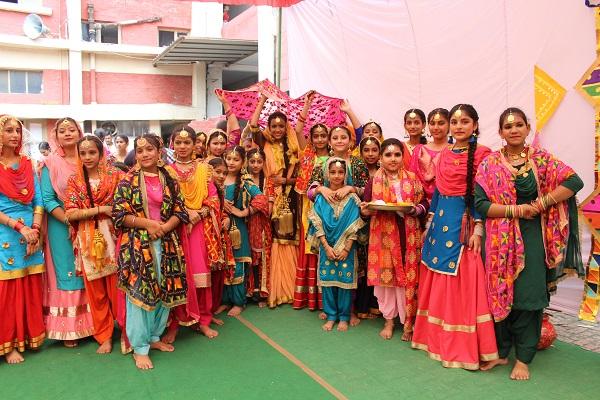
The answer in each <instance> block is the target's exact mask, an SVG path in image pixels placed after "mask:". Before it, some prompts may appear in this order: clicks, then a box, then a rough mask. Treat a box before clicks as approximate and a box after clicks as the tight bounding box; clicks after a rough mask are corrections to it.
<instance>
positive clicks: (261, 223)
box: [246, 149, 274, 308]
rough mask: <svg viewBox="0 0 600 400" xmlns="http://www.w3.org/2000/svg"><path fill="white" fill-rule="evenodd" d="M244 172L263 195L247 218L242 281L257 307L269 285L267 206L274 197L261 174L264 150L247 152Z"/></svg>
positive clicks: (270, 240)
mask: <svg viewBox="0 0 600 400" xmlns="http://www.w3.org/2000/svg"><path fill="white" fill-rule="evenodd" d="M247 163H248V174H249V177H250V178H251V179H252V181H253V182H254V184H255V185H256V186H258V188H259V189H260V190H261V192H262V193H264V194H265V195H266V196H260V197H258V198H256V199H255V200H253V203H252V205H253V207H255V208H256V211H257V212H255V213H254V214H251V215H250V217H249V218H248V236H249V238H250V250H251V254H252V264H251V265H250V268H251V269H250V272H249V274H248V279H247V282H246V296H247V297H251V298H252V299H253V300H254V301H255V302H257V303H258V306H259V307H261V308H262V307H265V306H266V305H267V299H268V297H269V292H270V289H271V281H270V279H271V245H272V243H273V236H272V232H271V218H270V217H271V207H272V205H273V201H274V192H273V188H272V186H271V185H270V183H269V179H268V178H267V177H265V174H264V163H265V153H264V152H263V151H262V150H260V149H252V150H250V151H249V152H248V153H247Z"/></svg>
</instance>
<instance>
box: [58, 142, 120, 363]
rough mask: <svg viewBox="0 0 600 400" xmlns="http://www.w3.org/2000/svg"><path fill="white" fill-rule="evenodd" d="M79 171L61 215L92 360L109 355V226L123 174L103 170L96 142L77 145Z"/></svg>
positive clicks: (113, 309) (112, 310) (113, 302)
mask: <svg viewBox="0 0 600 400" xmlns="http://www.w3.org/2000/svg"><path fill="white" fill-rule="evenodd" d="M77 151H78V154H79V167H78V168H77V172H76V173H75V174H73V175H71V177H70V178H69V181H68V183H67V192H66V193H67V196H66V200H65V213H66V216H67V218H68V219H69V221H71V226H72V227H73V230H74V242H73V248H74V251H75V267H76V270H77V274H79V275H81V276H83V282H84V284H85V289H86V291H87V294H88V298H89V300H90V309H91V311H92V319H93V321H94V339H96V341H97V342H98V343H99V344H100V347H99V348H98V350H97V351H96V352H97V353H98V354H105V353H110V352H111V350H112V342H111V340H112V334H113V328H114V321H115V319H116V317H117V276H116V272H117V261H116V259H115V255H116V253H115V242H116V235H115V230H114V227H113V224H112V220H111V213H112V202H113V196H114V192H115V189H116V187H117V185H118V183H119V181H120V180H121V178H122V175H123V173H122V172H121V171H120V170H118V169H116V168H113V167H112V166H109V165H108V163H107V161H106V157H105V156H104V146H103V145H102V142H101V141H100V139H98V138H97V137H96V136H84V137H83V138H81V140H79V142H77Z"/></svg>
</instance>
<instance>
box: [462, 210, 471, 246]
mask: <svg viewBox="0 0 600 400" xmlns="http://www.w3.org/2000/svg"><path fill="white" fill-rule="evenodd" d="M472 235H473V218H471V214H469V213H467V212H465V213H464V214H463V216H462V221H461V223H460V242H461V243H462V244H464V245H468V244H469V238H470V237H471V236H472Z"/></svg>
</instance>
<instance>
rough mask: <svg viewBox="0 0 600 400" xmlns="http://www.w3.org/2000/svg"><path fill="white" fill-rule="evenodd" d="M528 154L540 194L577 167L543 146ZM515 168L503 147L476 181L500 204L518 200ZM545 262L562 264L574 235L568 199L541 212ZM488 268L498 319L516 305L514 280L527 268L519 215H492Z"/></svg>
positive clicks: (488, 228) (488, 226) (485, 164)
mask: <svg viewBox="0 0 600 400" xmlns="http://www.w3.org/2000/svg"><path fill="white" fill-rule="evenodd" d="M529 159H530V162H531V165H532V169H531V172H532V173H533V174H534V176H535V178H536V182H537V186H538V194H539V195H540V196H542V195H545V194H548V193H550V192H551V191H553V190H554V189H556V188H557V187H558V186H560V185H561V183H562V182H564V181H565V180H566V179H568V178H569V177H570V176H571V175H573V174H574V173H575V172H574V171H573V170H572V169H571V168H570V167H568V166H567V165H565V164H564V163H563V162H561V161H560V160H558V159H556V158H555V157H554V156H553V155H552V154H550V153H548V152H546V151H545V150H542V149H534V148H530V149H529ZM516 172H517V171H516V169H515V168H514V167H513V166H512V165H510V163H509V162H508V160H506V158H505V157H504V155H503V154H502V153H501V152H494V153H492V154H491V155H490V156H489V157H487V158H486V159H485V160H484V161H483V162H482V163H481V165H480V166H479V169H478V171H477V176H476V182H477V183H478V184H479V185H480V186H481V187H482V189H483V190H484V191H485V193H486V194H487V196H488V198H489V200H490V201H491V202H492V203H495V204H502V205H509V204H516V203H517V192H516V189H515V184H514V179H515V176H516ZM541 223H542V238H543V242H544V250H545V256H546V257H545V258H546V267H547V268H549V269H553V268H560V267H561V265H562V264H563V262H564V255H565V251H566V249H567V243H568V240H569V233H570V231H569V229H570V226H569V209H568V205H567V201H564V202H561V203H558V204H555V205H553V206H551V207H549V208H548V209H547V210H546V211H544V212H543V213H542V214H541ZM486 235H487V237H486V243H485V252H486V253H485V254H486V260H485V267H486V268H485V269H486V277H487V293H488V303H489V306H490V309H491V312H492V314H493V316H494V319H495V320H496V321H501V320H503V319H504V318H506V317H507V316H508V314H509V313H510V310H511V308H512V304H513V295H514V292H513V290H514V282H515V280H516V279H517V278H518V276H519V274H520V272H521V271H522V270H523V268H525V246H524V243H523V237H522V235H521V230H520V228H519V224H518V220H517V219H507V218H487V219H486Z"/></svg>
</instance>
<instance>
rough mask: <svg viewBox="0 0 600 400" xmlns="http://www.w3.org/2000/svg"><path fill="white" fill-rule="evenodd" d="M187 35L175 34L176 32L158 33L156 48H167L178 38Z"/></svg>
mask: <svg viewBox="0 0 600 400" xmlns="http://www.w3.org/2000/svg"><path fill="white" fill-rule="evenodd" d="M185 35H187V32H177V31H163V30H159V31H158V47H165V46H169V45H170V44H171V43H173V42H174V41H175V39H177V38H178V37H180V36H185Z"/></svg>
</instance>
